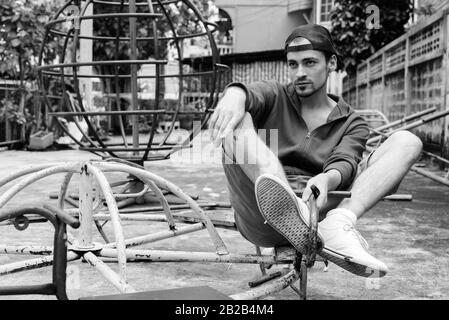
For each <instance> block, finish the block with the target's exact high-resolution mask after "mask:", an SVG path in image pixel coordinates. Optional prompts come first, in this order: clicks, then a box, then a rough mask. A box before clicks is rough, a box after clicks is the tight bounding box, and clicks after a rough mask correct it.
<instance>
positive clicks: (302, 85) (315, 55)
mask: <svg viewBox="0 0 449 320" xmlns="http://www.w3.org/2000/svg"><path fill="white" fill-rule="evenodd" d="M296 44H299V43H296ZM301 44H303V43H301ZM332 63H333V62H332V61H329V64H332ZM287 64H288V74H289V78H290V80H291V82H292V83H293V84H294V86H295V91H296V93H297V94H298V96H300V97H302V98H305V97H310V96H311V95H313V94H314V93H315V92H317V91H318V90H319V89H321V88H322V87H323V86H324V85H325V84H326V82H327V77H328V75H329V70H330V69H329V68H330V67H331V66H330V65H328V63H327V62H326V57H325V55H324V53H323V52H321V51H317V50H305V51H293V52H288V53H287Z"/></svg>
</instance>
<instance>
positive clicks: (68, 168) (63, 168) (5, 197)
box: [0, 163, 79, 208]
mask: <svg viewBox="0 0 449 320" xmlns="http://www.w3.org/2000/svg"><path fill="white" fill-rule="evenodd" d="M78 171H79V163H76V164H64V165H60V166H55V167H51V168H47V169H44V170H41V171H38V172H35V173H33V174H32V175H31V176H28V177H26V178H24V179H23V180H21V181H20V182H19V183H18V184H16V185H14V186H13V187H11V188H10V189H8V190H7V191H6V192H5V193H4V194H2V195H1V196H0V208H1V207H3V206H4V205H5V204H6V203H7V202H8V201H9V200H10V199H11V198H12V197H14V196H15V195H16V194H17V193H19V192H20V191H21V190H22V189H24V188H25V187H27V186H29V185H31V184H32V183H34V182H36V181H38V180H40V179H42V178H45V177H48V176H51V175H53V174H57V173H61V172H78Z"/></svg>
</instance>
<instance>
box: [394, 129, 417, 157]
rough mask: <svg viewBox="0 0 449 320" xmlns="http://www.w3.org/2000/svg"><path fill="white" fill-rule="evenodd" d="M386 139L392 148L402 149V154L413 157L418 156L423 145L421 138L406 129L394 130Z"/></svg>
mask: <svg viewBox="0 0 449 320" xmlns="http://www.w3.org/2000/svg"><path fill="white" fill-rule="evenodd" d="M388 139H389V140H390V142H391V144H392V146H393V147H394V148H399V149H397V150H402V151H404V156H406V157H407V156H409V157H411V158H414V159H416V158H417V157H418V156H419V154H420V153H421V150H422V147H423V144H422V141H421V139H419V138H418V137H417V136H416V135H414V134H413V133H411V132H410V131H406V130H402V131H398V132H395V133H393V134H392V135H391V136H390V137H389V138H388Z"/></svg>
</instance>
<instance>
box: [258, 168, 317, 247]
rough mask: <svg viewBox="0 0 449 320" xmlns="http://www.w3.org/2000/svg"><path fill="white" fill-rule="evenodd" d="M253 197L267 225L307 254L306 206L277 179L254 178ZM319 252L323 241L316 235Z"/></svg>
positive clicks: (307, 223)
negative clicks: (254, 195) (254, 196)
mask: <svg viewBox="0 0 449 320" xmlns="http://www.w3.org/2000/svg"><path fill="white" fill-rule="evenodd" d="M255 193H256V200H257V205H258V207H259V211H260V213H261V214H262V216H263V217H264V219H265V220H266V222H267V223H268V224H269V225H270V226H271V227H272V228H273V229H275V230H276V231H277V232H279V233H280V234H282V235H283V236H284V237H285V238H286V239H287V240H288V242H290V244H292V245H293V246H294V247H295V249H296V250H297V251H298V252H300V253H302V254H307V246H308V244H309V233H310V227H309V221H310V213H309V208H308V207H307V205H306V204H305V203H304V202H303V201H302V200H301V199H300V198H298V197H296V195H295V193H294V192H293V190H292V189H291V188H290V186H289V185H288V184H286V183H285V182H283V181H282V180H281V179H279V178H278V177H276V176H273V175H268V174H263V175H261V176H260V177H259V178H257V180H256V183H255ZM317 246H318V252H319V251H320V249H321V248H322V247H323V238H322V236H321V235H320V234H318V241H317Z"/></svg>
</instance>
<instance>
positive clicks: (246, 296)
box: [230, 269, 299, 300]
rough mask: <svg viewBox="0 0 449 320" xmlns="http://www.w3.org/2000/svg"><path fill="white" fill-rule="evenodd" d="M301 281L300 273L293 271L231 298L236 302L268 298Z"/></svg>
mask: <svg viewBox="0 0 449 320" xmlns="http://www.w3.org/2000/svg"><path fill="white" fill-rule="evenodd" d="M298 279H299V273H298V272H297V271H296V269H293V270H292V271H290V272H289V273H287V274H286V275H284V276H283V277H281V278H279V279H276V280H274V281H272V282H271V283H267V284H265V285H262V286H260V287H257V288H254V289H252V290H248V291H246V292H242V293H238V294H233V295H231V296H230V297H231V298H232V299H234V300H255V299H260V298H262V297H265V296H268V295H270V294H272V293H275V292H279V291H281V290H283V289H285V288H287V287H288V286H290V285H292V284H293V283H294V282H295V281H296V280H298Z"/></svg>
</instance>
